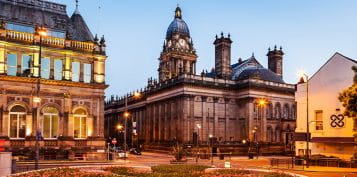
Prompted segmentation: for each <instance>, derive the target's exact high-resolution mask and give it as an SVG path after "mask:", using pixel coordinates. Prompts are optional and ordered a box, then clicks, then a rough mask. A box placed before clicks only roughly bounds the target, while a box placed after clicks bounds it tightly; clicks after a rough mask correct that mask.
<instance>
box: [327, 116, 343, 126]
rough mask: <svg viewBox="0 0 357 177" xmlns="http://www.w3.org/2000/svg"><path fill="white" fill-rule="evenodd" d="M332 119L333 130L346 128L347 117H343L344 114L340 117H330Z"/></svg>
mask: <svg viewBox="0 0 357 177" xmlns="http://www.w3.org/2000/svg"><path fill="white" fill-rule="evenodd" d="M330 119H331V127H333V128H342V127H344V126H345V122H344V119H345V116H343V115H342V114H339V115H332V116H331V117H330Z"/></svg>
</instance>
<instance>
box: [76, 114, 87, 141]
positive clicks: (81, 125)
mask: <svg viewBox="0 0 357 177" xmlns="http://www.w3.org/2000/svg"><path fill="white" fill-rule="evenodd" d="M73 117H74V127H73V129H74V133H73V135H74V138H87V111H85V110H84V109H81V108H80V109H77V110H76V111H75V112H74V115H73Z"/></svg>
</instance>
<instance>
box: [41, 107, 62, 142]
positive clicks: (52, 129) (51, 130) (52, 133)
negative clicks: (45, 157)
mask: <svg viewBox="0 0 357 177" xmlns="http://www.w3.org/2000/svg"><path fill="white" fill-rule="evenodd" d="M58 120H59V117H58V111H57V109H56V108H53V107H46V108H44V111H43V133H42V134H43V137H44V138H57V137H58Z"/></svg>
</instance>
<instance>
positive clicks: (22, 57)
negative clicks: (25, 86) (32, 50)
mask: <svg viewBox="0 0 357 177" xmlns="http://www.w3.org/2000/svg"><path fill="white" fill-rule="evenodd" d="M25 56H28V57H30V64H29V66H28V70H29V71H30V73H29V75H28V76H25V75H24V57H25ZM32 61H33V55H31V54H22V55H21V77H30V76H31V65H32V64H31V63H32Z"/></svg>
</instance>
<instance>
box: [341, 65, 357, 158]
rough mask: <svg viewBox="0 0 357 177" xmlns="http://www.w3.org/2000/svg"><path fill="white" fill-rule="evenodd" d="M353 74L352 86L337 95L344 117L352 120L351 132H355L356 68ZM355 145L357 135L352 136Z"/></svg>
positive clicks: (356, 102) (356, 112)
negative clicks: (343, 108)
mask: <svg viewBox="0 0 357 177" xmlns="http://www.w3.org/2000/svg"><path fill="white" fill-rule="evenodd" d="M352 70H353V71H354V72H355V76H354V79H353V84H352V86H350V87H348V88H347V89H346V90H344V91H342V92H341V93H340V95H339V98H338V99H339V100H340V101H341V102H342V105H343V107H345V111H344V115H345V116H348V117H351V118H353V130H354V131H357V66H353V67H352ZM354 137H355V144H357V133H355V134H354ZM356 151H357V148H356V146H355V154H354V156H355V158H357V152H356Z"/></svg>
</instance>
